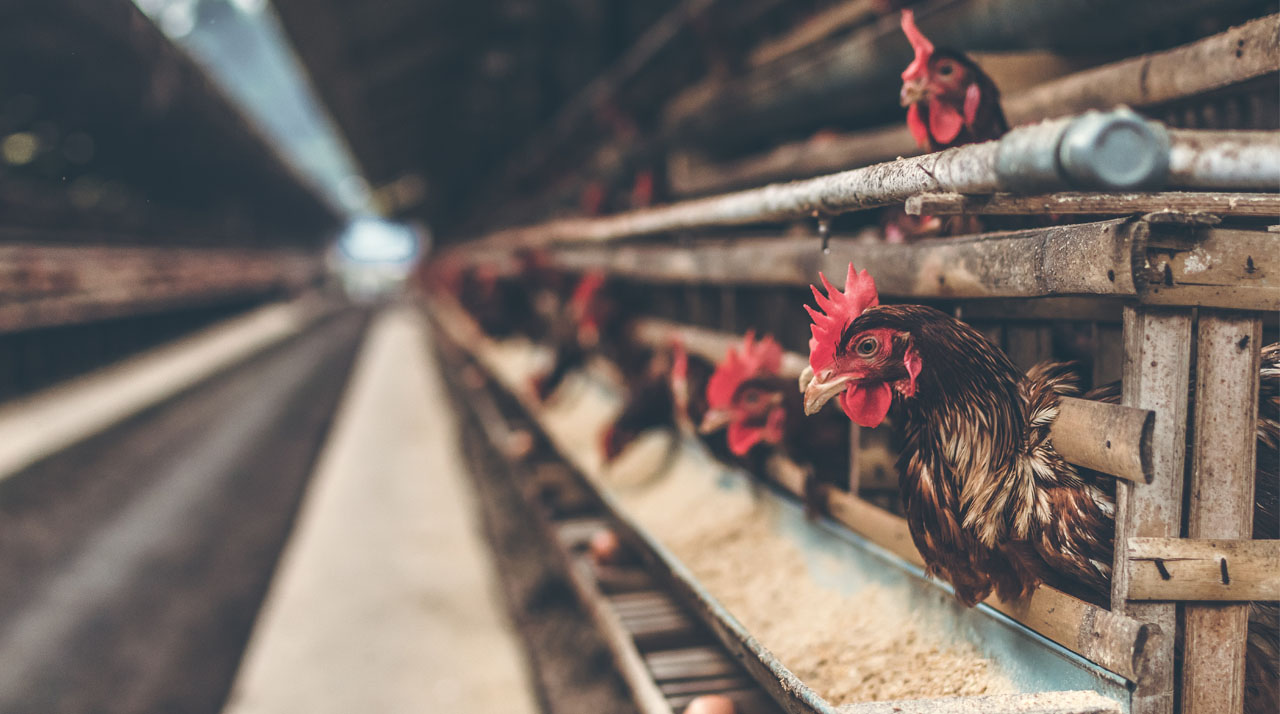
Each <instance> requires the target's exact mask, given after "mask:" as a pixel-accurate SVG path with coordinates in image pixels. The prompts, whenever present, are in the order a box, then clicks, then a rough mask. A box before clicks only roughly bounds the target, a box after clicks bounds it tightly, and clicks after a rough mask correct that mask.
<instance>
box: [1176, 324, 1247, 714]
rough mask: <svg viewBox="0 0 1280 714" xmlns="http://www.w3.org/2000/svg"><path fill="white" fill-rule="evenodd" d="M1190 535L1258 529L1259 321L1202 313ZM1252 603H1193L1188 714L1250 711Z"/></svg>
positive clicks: (1186, 663)
mask: <svg viewBox="0 0 1280 714" xmlns="http://www.w3.org/2000/svg"><path fill="white" fill-rule="evenodd" d="M1197 332H1198V335H1197V340H1196V341H1197V353H1196V354H1197V359H1196V365H1197V366H1196V389H1197V393H1196V404H1195V448H1194V451H1193V456H1192V469H1191V498H1190V501H1189V505H1188V514H1187V536H1188V537H1190V538H1248V537H1250V535H1251V530H1252V527H1253V488H1254V480H1255V477H1254V470H1255V468H1256V453H1257V440H1256V439H1257V437H1256V436H1255V435H1256V433H1257V431H1256V422H1257V417H1258V369H1259V366H1260V364H1259V363H1260V359H1261V358H1260V355H1259V353H1260V350H1261V344H1260V343H1261V340H1262V324H1261V321H1260V320H1259V319H1258V318H1257V317H1254V316H1249V315H1244V314H1241V313H1229V312H1220V311H1207V310H1206V311H1201V313H1200V318H1199V325H1198V327H1197ZM1248 627H1249V606H1248V605H1237V604H1232V605H1216V604H1215V605H1189V606H1188V607H1187V612H1186V630H1185V632H1186V634H1185V637H1186V645H1185V647H1186V649H1185V652H1184V654H1183V665H1182V666H1183V671H1182V706H1183V711H1184V712H1185V713H1186V714H1209V713H1213V714H1218V713H1233V712H1241V711H1243V709H1244V655H1245V639H1246V633H1247V631H1248Z"/></svg>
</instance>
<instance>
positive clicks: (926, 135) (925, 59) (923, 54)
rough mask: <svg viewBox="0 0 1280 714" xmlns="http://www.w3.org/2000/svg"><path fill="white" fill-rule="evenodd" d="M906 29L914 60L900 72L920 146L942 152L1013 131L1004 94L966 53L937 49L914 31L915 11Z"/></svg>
mask: <svg viewBox="0 0 1280 714" xmlns="http://www.w3.org/2000/svg"><path fill="white" fill-rule="evenodd" d="M902 31H903V32H904V33H905V34H906V35H907V40H908V41H910V42H911V47H912V49H914V50H915V53H916V56H915V59H914V60H913V61H912V62H911V64H910V65H908V66H907V69H906V70H905V71H903V73H902V92H901V99H902V106H904V107H907V127H908V128H909V129H911V135H912V136H913V137H915V140H916V143H918V144H919V145H920V146H922V147H925V148H928V149H929V150H930V151H941V150H943V149H949V148H951V147H953V146H962V145H964V144H972V143H975V142H979V141H990V140H992V139H999V138H1000V137H1001V136H1003V135H1004V134H1005V132H1007V131H1009V123H1008V122H1007V121H1005V118H1004V111H1003V110H1002V109H1001V108H1000V90H998V89H996V84H995V82H993V81H991V78H990V77H988V76H987V75H986V73H985V72H983V71H982V69H981V68H980V67H978V65H977V64H975V63H974V61H973V60H971V59H969V58H968V57H966V56H965V55H964V54H963V53H960V52H955V51H952V50H945V49H942V50H939V49H934V46H933V43H932V42H930V41H929V39H928V38H927V37H925V36H924V35H923V34H921V32H920V30H919V29H918V28H917V27H916V20H915V13H914V12H912V11H911V10H903V11H902Z"/></svg>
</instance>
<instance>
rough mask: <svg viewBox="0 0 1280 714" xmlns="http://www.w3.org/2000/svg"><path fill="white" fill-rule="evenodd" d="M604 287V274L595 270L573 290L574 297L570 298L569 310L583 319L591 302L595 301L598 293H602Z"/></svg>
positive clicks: (583, 277)
mask: <svg viewBox="0 0 1280 714" xmlns="http://www.w3.org/2000/svg"><path fill="white" fill-rule="evenodd" d="M603 286H604V272H603V271H600V270H593V271H591V272H589V273H587V274H586V275H583V276H582V279H581V280H579V281H578V286H577V287H576V288H574V289H573V296H572V297H570V298H569V309H571V310H573V311H574V312H575V314H577V315H578V316H579V317H581V316H582V315H583V314H585V313H586V311H587V308H588V307H590V305H591V301H592V300H595V298H596V293H598V292H600V288H601V287H603Z"/></svg>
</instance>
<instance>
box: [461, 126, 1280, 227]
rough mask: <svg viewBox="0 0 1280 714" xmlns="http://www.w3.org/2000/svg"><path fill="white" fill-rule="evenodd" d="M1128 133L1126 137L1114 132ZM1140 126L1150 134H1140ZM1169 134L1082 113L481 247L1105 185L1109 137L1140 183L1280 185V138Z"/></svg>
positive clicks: (566, 222) (575, 221) (574, 221)
mask: <svg viewBox="0 0 1280 714" xmlns="http://www.w3.org/2000/svg"><path fill="white" fill-rule="evenodd" d="M1121 125H1124V126H1125V127H1127V129H1126V130H1125V131H1112V129H1110V128H1109V127H1115V128H1119V127H1120V126H1121ZM1142 127H1146V129H1145V131H1150V132H1153V133H1152V134H1151V135H1149V136H1145V137H1143V136H1141V135H1140V132H1141V131H1142V130H1143V129H1142ZM1130 130H1133V131H1130ZM1163 135H1164V130H1163V128H1160V125H1157V124H1152V123H1141V122H1134V121H1132V120H1131V115H1129V114H1125V113H1123V112H1117V113H1112V114H1106V115H1082V116H1080V117H1073V118H1069V119H1059V120H1053V121H1050V122H1045V123H1042V124H1037V125H1033V126H1027V127H1020V128H1018V129H1014V130H1013V131H1010V132H1009V133H1008V134H1006V135H1005V136H1004V137H1003V138H1001V139H1000V140H999V141H990V142H984V143H981V144H970V145H967V146H961V147H957V148H954V149H948V150H946V151H940V152H938V153H934V154H926V155H924V156H916V157H912V158H908V159H900V160H898V161H892V162H888V163H883V164H876V165H874V166H867V167H863V168H860V169H853V170H851V171H845V172H841V173H837V174H831V175H827V176H819V177H817V178H812V179H806V180H803V181H793V182H791V183H785V184H772V185H769V186H764V187H761V188H755V189H748V190H745V191H738V192H735V193H728V194H722V195H719V196H710V197H707V198H700V199H693V200H689V201H682V202H678V203H672V204H668V205H665V206H658V207H654V208H646V209H641V210H635V211H628V212H624V213H617V214H614V215H611V216H603V217H600V218H571V219H561V220H556V221H550V222H547V223H541V224H537V225H533V226H526V227H521V228H511V229H507V230H502V231H498V232H496V233H492V234H490V235H489V236H487V237H486V238H484V239H483V241H484V243H486V244H487V243H493V244H498V245H505V246H511V245H547V244H553V243H575V242H603V241H616V240H621V239H624V238H634V237H639V236H646V235H654V234H659V233H668V232H671V231H680V230H690V229H702V228H711V227H715V226H741V225H750V224H753V223H767V222H779V221H784V220H791V219H801V218H809V217H815V216H818V217H822V216H828V217H829V216H834V215H839V214H842V213H848V212H851V211H859V210H864V209H868V208H876V207H880V206H887V205H891V204H897V203H903V202H905V201H906V200H907V199H908V198H910V197H912V196H915V195H917V194H921V193H962V194H992V193H996V192H997V191H1000V190H1008V189H1009V188H1010V187H1013V186H1016V187H1019V188H1031V187H1040V188H1052V187H1054V186H1055V185H1056V186H1057V187H1058V188H1071V187H1075V188H1084V187H1086V186H1085V185H1086V184H1091V183H1094V182H1095V181H1102V182H1104V183H1105V182H1106V181H1107V179H1105V178H1090V177H1089V175H1091V174H1094V173H1096V172H1102V173H1104V174H1105V173H1106V172H1107V170H1108V167H1110V166H1111V165H1112V161H1113V160H1114V151H1115V150H1116V147H1115V146H1111V144H1110V143H1104V139H1103V137H1104V136H1111V139H1108V140H1105V141H1119V140H1120V139H1119V138H1118V137H1124V136H1127V137H1129V138H1131V139H1133V143H1132V144H1131V145H1130V146H1129V147H1128V148H1129V149H1131V150H1132V151H1134V152H1135V156H1137V157H1142V158H1141V159H1138V158H1133V157H1130V158H1132V161H1130V160H1128V159H1126V162H1125V163H1126V165H1127V164H1129V163H1132V162H1134V161H1140V162H1147V163H1148V165H1149V167H1150V172H1151V173H1150V178H1149V179H1143V180H1152V181H1155V180H1163V181H1164V182H1165V183H1166V184H1167V185H1168V186H1170V187H1174V188H1176V187H1179V186H1185V185H1187V184H1191V185H1195V186H1198V187H1202V188H1205V187H1209V186H1211V185H1217V186H1221V187H1224V188H1225V187H1234V185H1233V183H1232V182H1240V181H1241V180H1242V177H1246V178H1247V181H1248V184H1249V186H1248V187H1253V186H1255V185H1259V184H1266V186H1267V187H1274V186H1277V185H1280V132H1196V131H1185V130H1183V131H1169V132H1167V140H1168V141H1169V147H1168V148H1167V149H1165V148H1162V147H1161V146H1160V145H1159V144H1160V142H1161V141H1164V140H1165V139H1163V138H1160V137H1162V136H1163ZM1076 140H1078V141H1080V142H1084V143H1089V145H1090V146H1093V147H1095V149H1098V150H1095V151H1091V152H1090V153H1088V158H1084V159H1082V160H1081V162H1080V163H1079V164H1075V165H1073V164H1071V162H1068V161H1066V160H1065V159H1064V158H1063V157H1062V156H1060V152H1058V151H1057V149H1056V147H1057V146H1058V145H1059V144H1063V145H1065V144H1067V143H1074V142H1075V141H1076ZM1102 146H1106V147H1107V148H1106V149H1105V150H1103V149H1100V148H1099V147H1102ZM1161 165H1164V166H1167V167H1168V169H1169V170H1168V173H1163V172H1162V171H1161V169H1160V168H1159V166H1161ZM1157 177H1163V178H1157ZM1223 184H1225V185H1223ZM1094 185H1097V184H1094Z"/></svg>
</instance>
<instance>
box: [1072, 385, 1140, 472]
mask: <svg viewBox="0 0 1280 714" xmlns="http://www.w3.org/2000/svg"><path fill="white" fill-rule="evenodd" d="M1154 424H1155V413H1154V412H1151V411H1149V410H1146V409H1135V408H1134V407H1126V406H1120V405H1118V404H1103V403H1102V402H1094V401H1090V400H1087V399H1073V398H1071V397H1063V398H1062V399H1061V400H1059V403H1058V417H1057V419H1055V420H1054V422H1053V425H1052V426H1051V427H1050V428H1049V437H1050V439H1051V440H1052V441H1053V448H1054V449H1056V450H1057V451H1058V453H1060V454H1064V455H1066V454H1070V457H1069V458H1068V460H1069V461H1071V463H1073V464H1076V465H1077V466H1084V467H1086V468H1090V469H1093V470H1095V471H1101V472H1102V473H1106V474H1111V475H1112V476H1117V477H1119V478H1123V479H1127V480H1129V481H1135V482H1138V483H1150V482H1151V430H1152V427H1153V426H1154Z"/></svg>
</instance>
